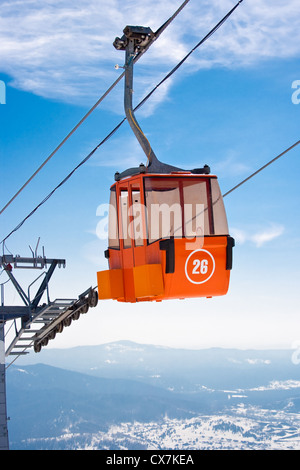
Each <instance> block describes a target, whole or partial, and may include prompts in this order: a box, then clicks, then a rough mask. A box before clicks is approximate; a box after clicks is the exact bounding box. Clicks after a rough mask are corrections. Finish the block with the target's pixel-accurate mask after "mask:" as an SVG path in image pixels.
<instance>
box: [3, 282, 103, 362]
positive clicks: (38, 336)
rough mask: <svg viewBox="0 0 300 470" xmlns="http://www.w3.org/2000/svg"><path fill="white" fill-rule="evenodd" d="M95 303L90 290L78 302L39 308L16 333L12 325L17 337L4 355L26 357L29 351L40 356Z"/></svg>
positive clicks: (58, 301) (62, 301)
mask: <svg viewBox="0 0 300 470" xmlns="http://www.w3.org/2000/svg"><path fill="white" fill-rule="evenodd" d="M97 303H98V293H97V291H96V290H95V289H93V288H89V289H87V290H86V291H85V292H83V293H82V294H81V295H80V296H79V297H78V299H56V300H54V301H53V302H50V303H48V304H47V305H44V306H42V307H39V308H38V309H37V311H36V313H35V314H34V315H32V316H31V318H29V319H28V320H27V321H23V322H22V326H21V328H20V329H19V330H17V328H16V324H15V328H16V334H15V337H14V339H13V340H12V342H11V343H10V345H9V346H8V348H7V350H6V352H5V355H6V356H20V355H24V354H28V352H29V351H28V350H29V349H30V348H32V347H33V349H34V351H35V352H40V350H41V348H42V347H43V346H46V345H47V344H48V342H49V340H51V339H54V338H55V336H56V334H57V333H61V332H62V331H63V329H64V327H68V326H70V325H71V323H72V321H73V320H78V318H79V317H80V315H81V314H84V313H87V312H88V310H89V308H90V307H96V305H97Z"/></svg>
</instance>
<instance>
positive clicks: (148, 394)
mask: <svg viewBox="0 0 300 470" xmlns="http://www.w3.org/2000/svg"><path fill="white" fill-rule="evenodd" d="M33 358H35V359H36V356H33V357H32V356H31V357H30V356H29V357H27V358H26V361H27V363H29V362H33V361H32V359H33ZM39 359H41V361H43V362H44V364H31V365H29V364H27V365H25V364H24V362H25V360H23V364H20V363H18V364H17V365H13V366H11V367H10V368H9V369H8V370H7V393H8V414H9V416H10V418H11V420H10V422H9V434H10V441H11V448H15V449H113V450H116V449H181V450H187V449H190V450H196V449H300V415H299V411H300V369H299V367H300V366H299V365H296V364H294V363H293V361H291V351H239V350H222V349H211V350H202V351H186V350H175V349H169V348H160V347H156V346H149V345H138V344H135V343H128V342H118V343H112V344H107V345H102V346H95V347H88V348H74V349H71V350H61V351H58V350H46V349H45V351H44V353H43V354H42V353H41V354H40V355H39ZM19 362H20V361H19ZM52 364H53V365H54V364H56V365H59V368H58V367H53V365H52ZM71 369H72V370H71ZM83 372H84V373H83Z"/></svg>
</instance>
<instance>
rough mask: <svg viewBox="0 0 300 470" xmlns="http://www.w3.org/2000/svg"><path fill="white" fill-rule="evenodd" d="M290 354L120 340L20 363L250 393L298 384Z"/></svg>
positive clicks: (163, 384) (175, 387)
mask: <svg viewBox="0 0 300 470" xmlns="http://www.w3.org/2000/svg"><path fill="white" fill-rule="evenodd" d="M292 352H293V351H292V350H238V349H222V348H211V349H200V350H186V349H173V348H166V347H161V346H153V345H144V344H137V343H133V342H130V341H118V342H114V343H108V344H102V345H99V346H80V347H76V348H70V349H47V348H44V349H43V350H42V351H41V352H40V353H39V354H34V353H31V354H30V355H28V356H25V357H24V358H22V357H20V358H19V359H18V364H20V365H21V364H27V365H28V364H34V363H37V361H39V362H41V363H43V364H48V365H51V366H53V367H60V368H62V369H68V370H73V371H76V372H82V373H84V374H89V375H93V376H97V377H107V378H126V379H132V380H138V381H141V382H144V383H149V384H152V385H158V386H160V387H163V388H171V389H172V390H175V391H197V390H201V389H202V387H203V386H204V387H208V388H213V389H221V390H224V388H228V389H235V388H251V387H256V386H263V385H264V386H267V385H268V383H269V382H271V381H272V380H290V379H294V380H300V367H299V365H295V364H293V362H292Z"/></svg>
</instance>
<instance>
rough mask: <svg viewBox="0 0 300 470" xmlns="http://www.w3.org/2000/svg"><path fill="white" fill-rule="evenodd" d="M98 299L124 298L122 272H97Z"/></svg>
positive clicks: (120, 270)
mask: <svg viewBox="0 0 300 470" xmlns="http://www.w3.org/2000/svg"><path fill="white" fill-rule="evenodd" d="M97 281H98V294H99V299H101V300H104V299H122V298H124V287H123V271H122V269H111V270H107V271H98V272H97Z"/></svg>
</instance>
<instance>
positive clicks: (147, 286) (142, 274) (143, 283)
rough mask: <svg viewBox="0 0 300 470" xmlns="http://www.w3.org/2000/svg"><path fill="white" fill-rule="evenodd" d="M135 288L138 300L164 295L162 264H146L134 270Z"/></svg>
mask: <svg viewBox="0 0 300 470" xmlns="http://www.w3.org/2000/svg"><path fill="white" fill-rule="evenodd" d="M133 277H134V288H135V295H136V298H137V299H141V298H143V297H156V296H162V295H163V294H164V283H163V276H162V269H161V265H160V264H144V265H142V266H136V267H134V268H133Z"/></svg>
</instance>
